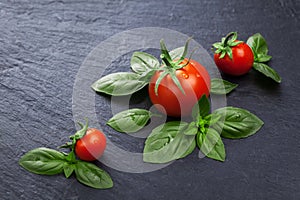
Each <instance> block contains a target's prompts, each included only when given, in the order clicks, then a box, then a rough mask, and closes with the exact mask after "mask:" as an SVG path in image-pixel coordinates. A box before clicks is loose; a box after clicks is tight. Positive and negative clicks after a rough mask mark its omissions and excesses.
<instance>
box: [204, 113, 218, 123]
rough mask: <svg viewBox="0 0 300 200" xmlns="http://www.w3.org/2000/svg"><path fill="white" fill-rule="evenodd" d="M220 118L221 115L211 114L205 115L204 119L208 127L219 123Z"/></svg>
mask: <svg viewBox="0 0 300 200" xmlns="http://www.w3.org/2000/svg"><path fill="white" fill-rule="evenodd" d="M221 118H222V116H221V115H218V114H215V113H212V114H209V115H207V116H206V117H205V118H204V119H205V120H206V121H207V123H208V125H209V126H211V125H214V124H216V123H217V122H219V120H220V119H221Z"/></svg>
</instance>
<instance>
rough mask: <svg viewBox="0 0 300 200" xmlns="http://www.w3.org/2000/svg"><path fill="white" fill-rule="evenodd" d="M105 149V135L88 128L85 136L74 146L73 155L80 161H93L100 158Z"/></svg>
mask: <svg viewBox="0 0 300 200" xmlns="http://www.w3.org/2000/svg"><path fill="white" fill-rule="evenodd" d="M105 148H106V137H105V135H104V134H103V133H102V132H101V131H99V130H98V129H95V128H89V129H88V130H87V131H86V134H85V135H84V136H83V137H82V138H81V139H79V140H77V142H76V144H75V153H76V155H77V156H78V158H80V159H81V160H85V161H94V160H96V159H98V158H100V157H101V156H102V154H103V153H104V150H105Z"/></svg>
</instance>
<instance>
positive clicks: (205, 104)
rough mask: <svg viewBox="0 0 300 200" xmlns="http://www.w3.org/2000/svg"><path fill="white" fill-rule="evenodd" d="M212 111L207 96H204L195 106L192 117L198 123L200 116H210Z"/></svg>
mask: <svg viewBox="0 0 300 200" xmlns="http://www.w3.org/2000/svg"><path fill="white" fill-rule="evenodd" d="M209 111H210V103H209V100H208V98H207V97H206V95H203V96H202V97H201V98H200V99H199V101H198V102H197V103H196V104H195V105H194V107H193V110H192V117H193V119H194V120H195V121H196V122H198V121H199V115H200V116H201V117H205V116H207V115H208V114H209Z"/></svg>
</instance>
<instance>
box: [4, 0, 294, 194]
mask: <svg viewBox="0 0 300 200" xmlns="http://www.w3.org/2000/svg"><path fill="white" fill-rule="evenodd" d="M299 4H300V3H299V1H297V0H286V1H284V0H268V1H261V0H252V1H239V0H233V1H216V0H213V1H211V0H202V1H196V0H195V1H187V2H186V1H180V0H167V1H163V2H162V1H142V0H140V1H138V0H133V1H107V0H106V1H83V0H81V1H80V0H74V1H63V0H58V1H49V0H45V1H40V0H30V1H29V0H28V1H21V0H19V1H0V122H1V124H0V152H1V153H0V162H1V164H0V171H1V173H0V180H1V183H0V199H299V198H300V190H299V187H300V172H299V164H300V158H299V153H300V151H299V150H300V146H299V140H300V134H299V129H300V125H299V117H300V113H299V106H300V104H299V93H300V86H299V78H300V76H299V75H300V70H299V62H298V59H299V46H300V44H299V36H300V35H299V32H300V30H299V20H300V19H299V9H300V7H299V6H300V5H299ZM146 26H154V27H164V28H169V29H173V30H176V31H179V32H182V33H185V34H187V35H192V36H194V39H195V40H196V41H197V42H199V43H200V44H201V45H202V46H203V47H204V48H206V49H207V50H208V51H210V47H211V44H212V43H214V42H215V41H218V40H219V39H220V38H221V37H222V36H224V35H225V34H226V33H228V32H230V31H238V32H239V38H240V39H242V40H246V39H247V38H248V37H249V36H250V35H252V34H254V33H256V32H260V33H261V34H262V35H263V36H264V37H265V38H266V40H267V42H268V45H269V52H270V55H272V56H273V58H272V61H271V62H270V63H269V64H270V66H272V67H273V68H274V69H276V71H277V72H278V73H279V74H280V75H281V76H282V83H281V84H276V83H274V82H273V81H271V80H269V79H268V78H265V77H263V76H262V75H260V74H258V73H256V72H255V71H251V72H250V73H249V74H247V75H245V76H242V77H238V78H232V77H225V76H224V78H226V79H227V80H230V81H232V82H236V83H238V84H239V87H238V88H237V89H236V90H235V91H234V92H233V93H232V94H230V95H229V96H228V99H227V100H228V104H229V105H232V106H237V107H242V108H246V109H248V110H250V111H251V112H253V113H255V114H256V115H258V116H259V117H260V118H261V119H262V120H263V121H264V122H265V125H264V127H263V128H262V129H261V130H260V131H259V132H258V134H256V135H254V136H252V137H250V138H247V139H243V140H234V141H233V140H224V143H225V146H226V152H227V159H226V161H225V162H224V163H221V162H217V161H213V160H210V159H199V158H198V156H197V153H198V152H197V151H195V152H194V153H193V154H192V155H190V156H189V157H187V158H185V159H182V160H179V161H176V162H175V163H173V164H172V165H170V166H168V167H166V168H164V169H162V170H159V171H155V172H151V173H147V174H129V173H123V172H119V171H116V170H113V169H111V168H109V167H106V166H102V165H101V163H97V165H99V166H100V167H103V168H104V169H105V170H107V171H108V172H109V173H110V174H111V176H112V178H113V180H114V188H112V189H109V190H95V189H92V188H89V187H85V186H83V185H81V184H79V183H78V182H77V181H76V180H75V178H74V177H71V178H70V179H65V178H64V177H63V175H57V176H51V177H48V176H40V175H35V174H31V173H29V172H27V171H25V170H24V169H22V168H20V167H19V166H18V159H19V158H20V157H21V156H22V155H23V154H24V153H25V152H27V151H29V150H30V149H33V148H36V147H40V146H46V147H50V148H55V147H56V146H58V145H60V144H62V143H64V142H65V141H66V139H67V137H68V136H69V135H70V134H71V133H73V132H74V131H75V125H74V122H73V120H72V89H73V84H74V80H75V76H76V73H77V70H78V69H79V67H80V65H81V63H82V62H83V60H84V59H85V57H86V56H87V55H88V53H89V52H90V51H91V50H92V49H93V48H94V47H95V46H96V45H98V44H99V43H100V42H101V41H103V40H105V39H106V38H108V37H110V36H112V35H114V34H116V33H119V32H121V31H124V30H128V29H132V28H138V27H146ZM211 55H212V53H211ZM128 56H130V55H128ZM120 70H122V69H120ZM99 98H100V97H99ZM98 101H99V99H98ZM102 115H104V117H106V118H109V117H110V115H111V113H110V111H107V113H102ZM107 130H110V131H111V129H107ZM107 134H110V133H107ZM122 139H124V141H125V142H124V143H126V141H129V140H130V138H129V139H128V138H127V139H126V137H122ZM121 141H122V140H121ZM142 145H143V143H142V141H141V142H140V143H139V146H140V147H141V146H142Z"/></svg>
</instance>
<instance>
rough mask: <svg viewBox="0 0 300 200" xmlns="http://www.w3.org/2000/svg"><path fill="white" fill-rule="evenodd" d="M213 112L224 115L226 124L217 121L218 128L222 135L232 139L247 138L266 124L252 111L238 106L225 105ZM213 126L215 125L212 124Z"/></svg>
mask: <svg viewBox="0 0 300 200" xmlns="http://www.w3.org/2000/svg"><path fill="white" fill-rule="evenodd" d="M213 114H218V115H220V116H222V119H223V120H220V121H224V124H220V123H217V124H216V125H217V126H216V129H217V130H218V131H221V136H222V137H224V138H230V139H240V138H246V137H249V136H251V135H253V134H255V133H256V132H257V131H258V130H259V129H260V128H261V127H262V126H263V124H264V122H263V121H262V120H260V119H259V118H258V117H257V116H256V115H254V114H252V113H251V112H249V111H247V110H245V109H241V108H236V107H224V108H220V109H217V110H215V111H214V112H213ZM212 126H213V127H214V126H215V125H212Z"/></svg>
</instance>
